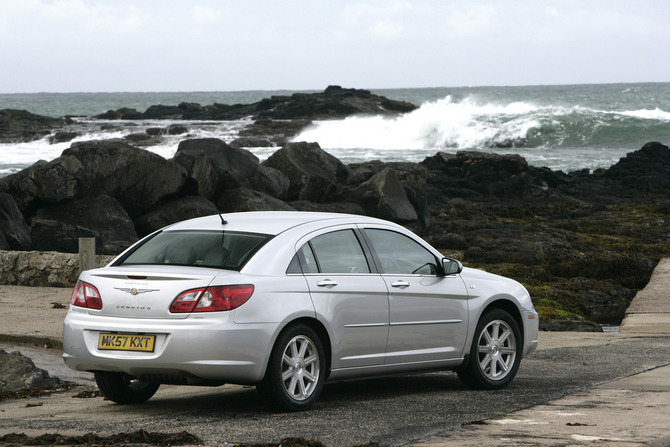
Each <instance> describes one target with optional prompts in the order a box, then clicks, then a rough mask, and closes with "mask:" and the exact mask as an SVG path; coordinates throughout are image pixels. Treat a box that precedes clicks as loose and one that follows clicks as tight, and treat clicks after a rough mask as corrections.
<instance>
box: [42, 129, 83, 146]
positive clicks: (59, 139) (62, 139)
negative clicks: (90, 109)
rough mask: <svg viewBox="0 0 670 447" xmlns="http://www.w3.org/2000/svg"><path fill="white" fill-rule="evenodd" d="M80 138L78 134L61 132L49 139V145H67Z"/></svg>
mask: <svg viewBox="0 0 670 447" xmlns="http://www.w3.org/2000/svg"><path fill="white" fill-rule="evenodd" d="M78 136H79V133H77V132H65V131H59V132H56V133H55V134H53V135H52V136H50V137H49V143H51V144H55V143H67V142H68V141H72V140H74V139H75V138H77V137H78Z"/></svg>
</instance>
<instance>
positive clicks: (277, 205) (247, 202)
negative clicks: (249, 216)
mask: <svg viewBox="0 0 670 447" xmlns="http://www.w3.org/2000/svg"><path fill="white" fill-rule="evenodd" d="M217 205H218V207H219V209H220V210H221V212H223V213H236V212H242V211H295V209H294V208H293V207H292V206H290V205H288V204H287V203H286V202H282V201H281V200H279V199H277V198H275V197H272V196H270V195H268V194H265V193H263V192H260V191H254V190H251V189H248V188H238V189H231V190H228V191H226V192H225V193H224V194H223V195H222V196H221V197H220V198H219V200H218V201H217Z"/></svg>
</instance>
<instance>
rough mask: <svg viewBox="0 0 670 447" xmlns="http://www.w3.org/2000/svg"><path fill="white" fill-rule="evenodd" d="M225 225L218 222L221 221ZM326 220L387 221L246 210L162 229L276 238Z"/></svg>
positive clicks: (302, 212) (306, 213)
mask: <svg viewBox="0 0 670 447" xmlns="http://www.w3.org/2000/svg"><path fill="white" fill-rule="evenodd" d="M222 218H223V219H224V220H225V222H226V223H225V224H222V223H221V219H222ZM317 221H324V222H325V221H328V223H329V224H333V225H336V224H338V223H383V224H391V225H394V224H392V223H391V222H388V221H385V220H381V219H376V218H374V217H367V216H359V215H356V214H340V213H321V212H305V211H250V212H243V213H228V214H220V215H219V214H214V215H211V216H205V217H197V218H195V219H189V220H185V221H182V222H178V223H175V224H173V225H170V226H168V227H166V228H165V229H164V230H165V231H174V230H221V229H223V230H228V231H244V232H250V233H264V234H272V235H276V234H279V233H282V232H284V231H286V230H288V229H290V228H293V227H296V226H300V225H304V224H308V223H313V222H317Z"/></svg>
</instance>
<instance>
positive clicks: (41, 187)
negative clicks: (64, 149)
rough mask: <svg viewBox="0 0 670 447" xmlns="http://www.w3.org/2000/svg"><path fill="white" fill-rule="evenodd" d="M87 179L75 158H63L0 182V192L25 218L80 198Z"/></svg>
mask: <svg viewBox="0 0 670 447" xmlns="http://www.w3.org/2000/svg"><path fill="white" fill-rule="evenodd" d="M88 175H89V174H88V172H87V170H86V169H85V168H84V165H83V164H82V163H81V162H80V161H79V160H78V159H77V158H76V157H73V156H67V155H64V156H61V157H58V158H56V159H54V160H52V161H50V162H48V163H47V162H45V161H38V162H37V163H35V164H34V165H32V166H29V167H27V168H26V169H23V170H21V171H19V172H17V173H16V174H12V175H9V176H7V177H5V178H2V179H0V191H2V192H4V193H7V194H9V195H11V196H12V197H13V198H14V200H15V201H16V204H17V205H18V207H19V209H20V210H21V212H22V213H23V215H24V216H26V217H29V216H31V215H32V214H33V213H34V212H35V210H36V209H37V208H39V207H40V206H43V205H45V204H56V203H60V202H63V201H66V200H72V199H74V198H77V197H80V196H81V195H82V194H83V193H84V191H85V186H84V185H85V183H86V178H87V177H88Z"/></svg>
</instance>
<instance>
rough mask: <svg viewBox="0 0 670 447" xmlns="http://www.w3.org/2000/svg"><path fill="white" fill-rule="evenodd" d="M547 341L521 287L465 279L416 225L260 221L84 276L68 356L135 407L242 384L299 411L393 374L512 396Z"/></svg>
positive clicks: (189, 236) (149, 241)
mask: <svg viewBox="0 0 670 447" xmlns="http://www.w3.org/2000/svg"><path fill="white" fill-rule="evenodd" d="M537 333H538V318H537V313H536V312H535V309H534V308H533V304H532V303H531V298H530V296H529V295H528V292H527V291H526V289H524V287H523V286H521V285H520V284H519V283H518V282H516V281H513V280H511V279H507V278H503V277H500V276H496V275H493V274H490V273H485V272H483V271H479V270H474V269H469V268H464V267H463V266H462V265H461V264H460V263H459V262H458V261H456V260H454V259H449V258H445V257H443V256H442V255H441V254H440V253H439V252H438V251H437V250H435V249H434V248H432V247H431V246H430V245H429V244H427V243H426V242H425V241H423V240H422V239H421V238H419V237H418V236H416V235H415V234H414V233H412V232H410V231H408V230H407V229H405V228H404V227H402V226H399V225H396V224H394V223H391V222H387V221H384V220H380V219H374V218H370V217H364V216H354V215H345V214H330V213H305V212H251V213H235V214H224V215H214V216H209V217H202V218H197V219H192V220H187V221H184V222H180V223H177V224H174V225H170V226H168V227H166V228H163V229H162V230H159V231H157V232H155V233H153V234H151V235H149V236H147V237H145V238H144V239H142V240H140V241H139V242H137V243H136V244H134V245H133V246H131V247H130V248H128V249H127V250H126V251H125V252H123V253H122V254H121V255H119V256H118V257H117V258H116V259H114V260H113V261H112V262H111V263H110V264H109V265H108V266H106V267H104V268H100V269H95V270H88V271H85V272H83V273H82V274H81V277H80V278H79V281H78V282H77V284H76V287H75V289H74V291H73V293H72V300H71V304H70V309H69V312H68V314H67V317H66V319H65V322H64V327H63V347H64V355H63V357H64V359H65V363H67V365H68V366H69V367H70V368H72V369H75V370H79V371H90V372H93V373H94V374H95V380H96V383H97V385H98V387H99V388H100V391H101V392H102V394H103V395H104V396H105V397H107V398H108V399H110V400H112V401H114V402H117V403H120V404H127V403H140V402H144V401H146V400H148V399H149V398H151V396H153V395H154V393H155V392H156V390H157V389H158V387H159V385H160V384H183V385H221V384H224V383H237V384H252V385H255V386H256V388H257V390H258V391H259V393H260V395H261V396H262V397H263V398H264V399H265V400H266V401H267V402H268V403H269V404H270V405H271V406H273V407H274V408H276V409H278V410H289V411H290V410H303V409H307V408H309V407H310V406H312V405H313V404H314V402H315V401H316V400H317V399H318V397H319V394H320V393H321V389H322V387H323V385H324V383H325V382H327V381H338V380H343V379H351V378H363V377H366V376H378V375H380V374H393V373H406V372H416V371H430V370H454V371H456V372H457V373H458V376H459V377H460V378H461V379H462V380H463V381H465V382H466V383H467V384H469V385H471V386H473V387H476V388H483V389H498V388H502V387H504V386H506V385H507V384H509V383H510V382H511V381H512V379H513V378H514V376H515V375H516V373H517V370H518V368H519V362H520V361H521V358H522V357H523V356H525V355H527V354H529V353H530V352H532V351H533V350H534V349H535V348H536V346H537Z"/></svg>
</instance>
